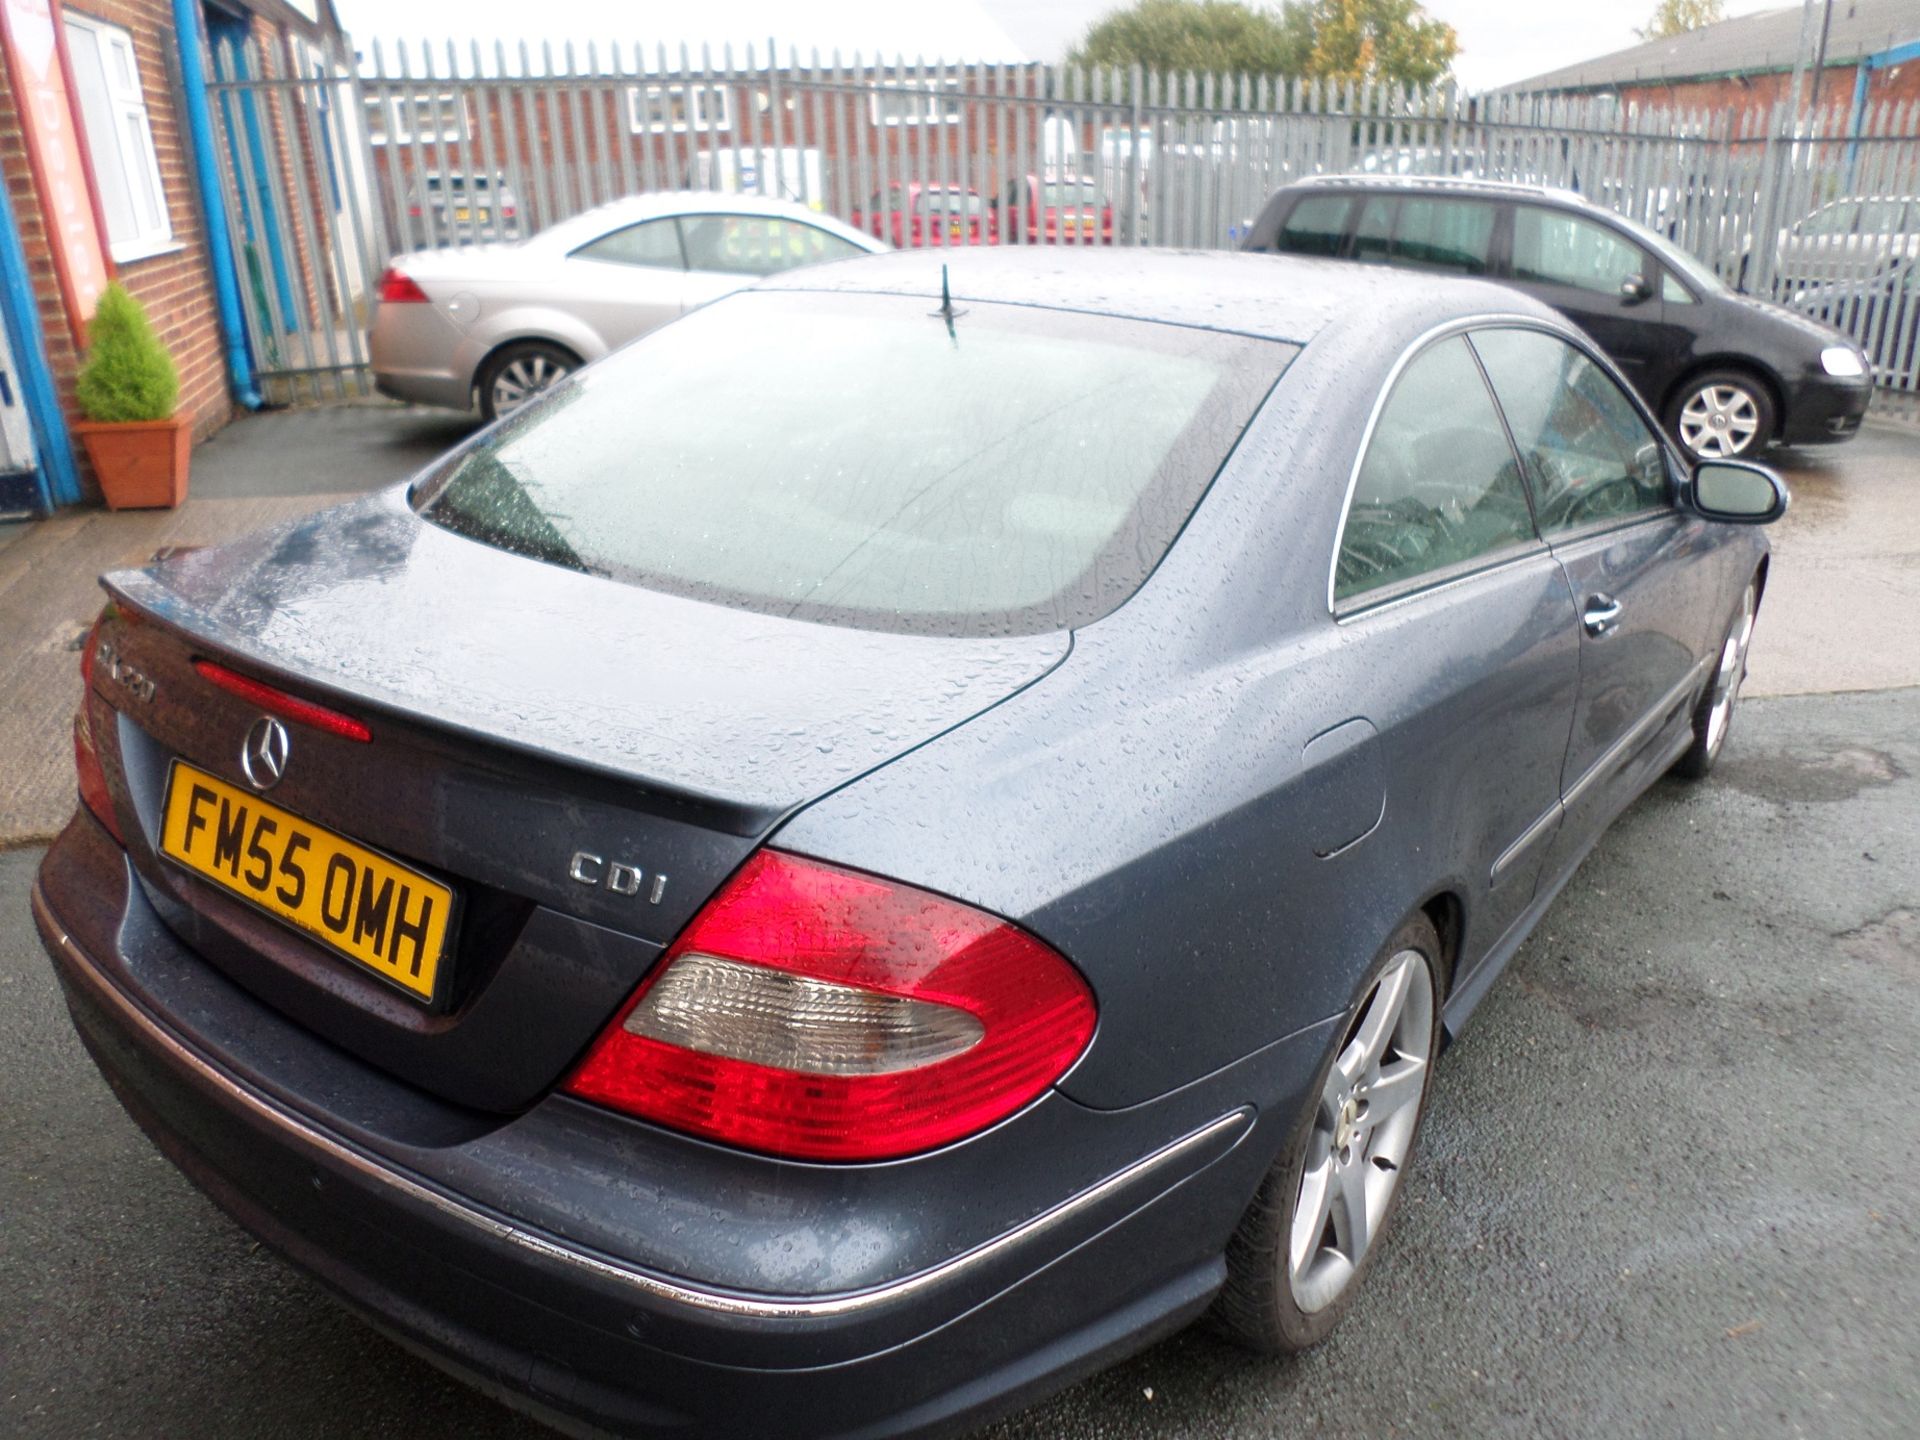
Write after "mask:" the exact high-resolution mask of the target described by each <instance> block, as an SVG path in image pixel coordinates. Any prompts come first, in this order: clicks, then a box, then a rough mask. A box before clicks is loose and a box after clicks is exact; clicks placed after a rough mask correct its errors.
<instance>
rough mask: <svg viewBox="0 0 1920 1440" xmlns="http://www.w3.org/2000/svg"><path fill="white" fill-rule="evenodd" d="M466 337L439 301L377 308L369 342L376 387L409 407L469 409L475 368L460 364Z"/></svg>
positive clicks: (368, 346) (368, 347) (471, 404)
mask: <svg viewBox="0 0 1920 1440" xmlns="http://www.w3.org/2000/svg"><path fill="white" fill-rule="evenodd" d="M465 341H466V335H465V333H464V332H463V331H462V330H460V329H459V328H458V327H457V326H455V325H454V324H453V322H452V321H450V320H448V319H447V317H446V316H445V315H443V314H441V313H440V307H439V306H438V305H435V304H431V303H413V304H405V305H387V304H383V305H380V306H378V307H376V308H375V310H374V312H373V326H372V329H371V331H370V333H369V335H368V345H367V349H368V353H369V355H370V357H371V363H372V369H373V385H374V388H375V389H376V390H378V391H379V392H380V393H381V394H382V395H386V396H390V397H391V398H393V399H395V400H404V401H406V402H407V403H408V404H411V405H440V406H445V407H446V408H448V409H452V410H467V409H471V408H472V406H473V367H472V365H471V363H464V364H463V362H462V358H461V357H462V352H464V351H465V350H466V348H467V346H466V344H465Z"/></svg>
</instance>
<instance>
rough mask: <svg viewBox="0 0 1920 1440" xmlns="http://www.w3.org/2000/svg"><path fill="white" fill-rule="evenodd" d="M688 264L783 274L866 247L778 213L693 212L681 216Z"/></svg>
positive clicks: (740, 272) (698, 267)
mask: <svg viewBox="0 0 1920 1440" xmlns="http://www.w3.org/2000/svg"><path fill="white" fill-rule="evenodd" d="M680 228H681V233H682V235H683V236H684V238H685V239H686V242H687V264H688V265H689V266H691V267H692V268H693V269H695V270H711V271H717V272H719V273H720V274H723V275H777V274H779V273H780V272H781V271H782V270H792V269H794V268H796V267H797V266H801V265H816V264H818V263H819V262H821V261H823V260H845V259H849V258H850V257H852V256H855V255H864V254H865V253H866V252H865V251H864V250H862V249H861V248H860V247H859V246H858V245H855V244H854V243H853V242H852V241H850V240H842V239H841V238H840V237H839V236H838V235H829V234H828V233H827V232H826V231H824V230H822V229H821V228H820V227H819V226H817V225H809V224H807V223H806V222H805V221H804V220H786V219H782V218H781V217H780V216H778V215H688V216H685V217H683V218H682V219H681V221H680Z"/></svg>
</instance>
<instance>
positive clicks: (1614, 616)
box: [1580, 595, 1625, 635]
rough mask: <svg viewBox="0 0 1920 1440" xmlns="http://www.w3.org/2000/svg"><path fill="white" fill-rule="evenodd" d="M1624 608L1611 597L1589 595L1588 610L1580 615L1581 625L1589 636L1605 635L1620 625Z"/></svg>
mask: <svg viewBox="0 0 1920 1440" xmlns="http://www.w3.org/2000/svg"><path fill="white" fill-rule="evenodd" d="M1623 608H1625V607H1623V606H1622V605H1621V604H1620V602H1619V601H1618V600H1616V599H1614V598H1613V597H1612V596H1611V595H1589V596H1588V597H1587V608H1586V609H1585V610H1583V611H1581V613H1580V623H1581V624H1582V625H1583V626H1585V627H1586V631H1587V634H1589V635H1604V634H1606V633H1607V631H1609V630H1611V629H1612V628H1613V627H1614V626H1615V625H1616V624H1618V623H1619V620H1620V612H1621V610H1622V609H1623Z"/></svg>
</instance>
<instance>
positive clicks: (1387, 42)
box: [1067, 0, 1460, 86]
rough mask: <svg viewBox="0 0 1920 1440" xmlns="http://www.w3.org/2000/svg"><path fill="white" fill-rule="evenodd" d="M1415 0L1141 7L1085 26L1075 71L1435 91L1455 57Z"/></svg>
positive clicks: (1189, 2)
mask: <svg viewBox="0 0 1920 1440" xmlns="http://www.w3.org/2000/svg"><path fill="white" fill-rule="evenodd" d="M1459 50H1460V42H1459V39H1458V37H1457V36H1455V34H1454V33H1453V27H1452V26H1451V25H1447V24H1444V23H1442V22H1441V21H1438V20H1435V19H1433V18H1432V17H1430V16H1429V15H1428V14H1427V13H1426V12H1425V11H1424V10H1422V9H1421V8H1420V6H1419V4H1418V3H1416V0H1286V3H1285V5H1284V6H1283V7H1282V8H1281V9H1280V10H1278V11H1274V10H1270V9H1265V8H1256V7H1254V6H1251V5H1243V4H1240V3H1237V0H1135V3H1134V4H1133V5H1132V6H1130V7H1129V8H1127V9H1124V10H1114V11H1111V12H1109V13H1108V14H1107V15H1105V16H1103V17H1101V18H1100V19H1099V20H1097V21H1095V22H1094V23H1093V25H1091V26H1090V27H1088V30H1087V33H1086V35H1085V37H1084V38H1083V39H1082V40H1081V41H1080V43H1079V44H1078V45H1076V46H1075V47H1074V49H1073V51H1072V53H1070V54H1069V55H1068V57H1067V62H1068V63H1069V64H1071V65H1100V66H1105V65H1120V66H1125V65H1135V64H1137V65H1140V66H1142V67H1144V68H1145V69H1148V70H1161V71H1166V70H1198V71H1203V72H1211V73H1214V74H1246V75H1278V76H1284V77H1287V78H1292V77H1295V76H1298V77H1300V78H1302V79H1312V78H1315V77H1319V78H1324V79H1331V80H1384V81H1387V82H1389V83H1391V84H1394V85H1415V86H1419V85H1431V84H1432V83H1434V82H1435V81H1436V80H1439V79H1440V78H1441V77H1443V76H1444V75H1445V74H1446V73H1447V71H1448V70H1449V69H1450V68H1451V67H1452V65H1453V57H1454V56H1455V55H1456V54H1458V53H1459Z"/></svg>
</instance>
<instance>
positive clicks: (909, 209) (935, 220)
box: [849, 180, 1000, 250]
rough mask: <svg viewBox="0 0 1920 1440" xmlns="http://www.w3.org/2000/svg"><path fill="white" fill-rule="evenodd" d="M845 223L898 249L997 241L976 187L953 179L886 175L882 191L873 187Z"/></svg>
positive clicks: (997, 230) (994, 219) (991, 217)
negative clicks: (940, 180) (950, 181)
mask: <svg viewBox="0 0 1920 1440" xmlns="http://www.w3.org/2000/svg"><path fill="white" fill-rule="evenodd" d="M849 223H851V224H852V225H853V226H854V228H855V229H859V230H865V231H866V232H867V233H868V234H869V235H872V236H874V237H876V238H877V239H881V240H885V241H887V242H888V243H889V244H891V245H892V246H893V247H894V248H895V249H898V250H917V249H919V248H920V247H921V246H924V245H998V244H999V243H1000V224H999V220H998V218H997V217H996V216H994V215H993V214H992V213H991V212H990V211H989V210H988V209H987V207H986V206H984V205H982V204H981V203H980V193H979V192H978V191H977V190H963V189H962V188H961V187H960V186H958V185H924V184H922V183H921V182H920V181H918V180H894V181H891V182H889V183H888V185H887V189H886V193H885V194H882V193H881V192H879V191H877V190H876V191H875V192H874V195H873V198H872V199H871V200H870V201H868V202H867V208H866V209H865V210H855V211H854V212H853V217H852V219H851V221H850V222H849Z"/></svg>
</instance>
